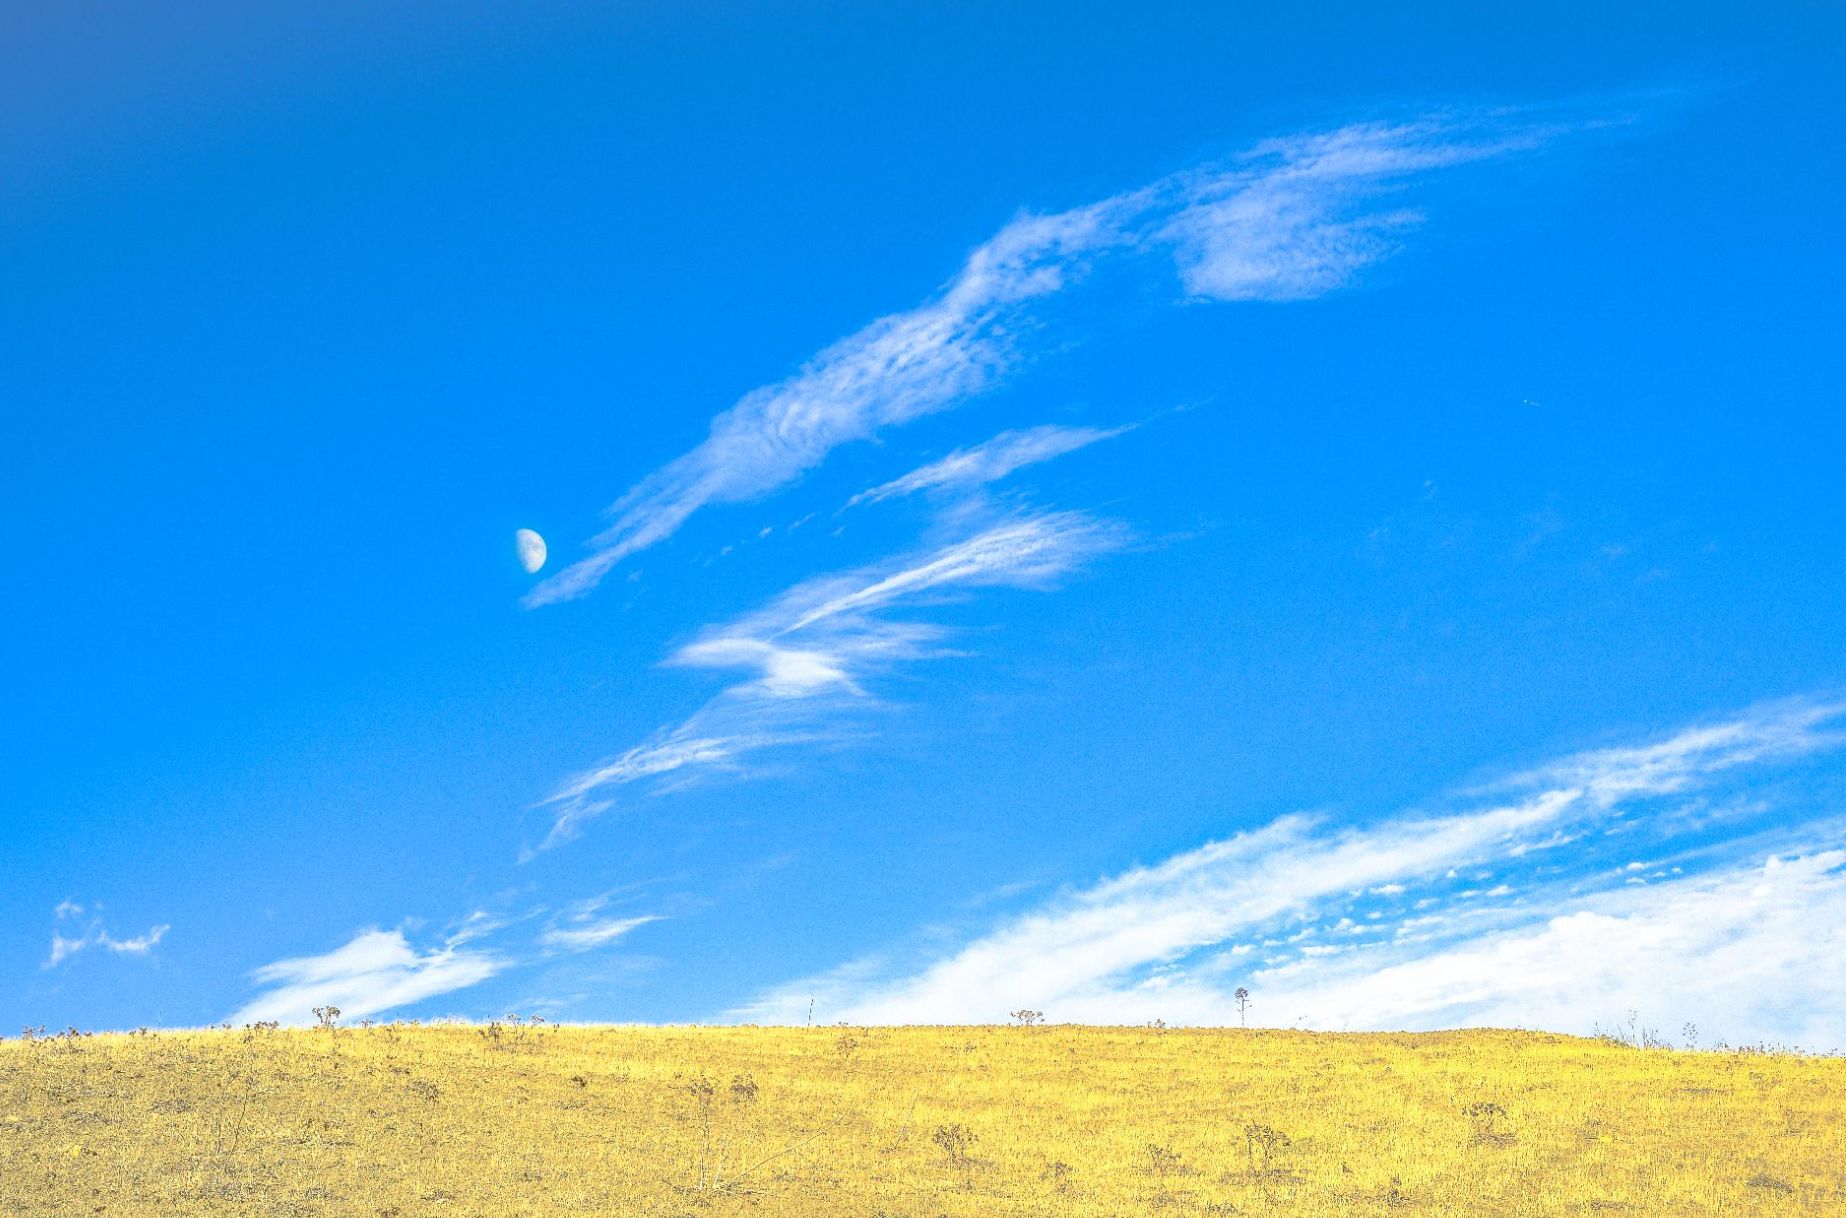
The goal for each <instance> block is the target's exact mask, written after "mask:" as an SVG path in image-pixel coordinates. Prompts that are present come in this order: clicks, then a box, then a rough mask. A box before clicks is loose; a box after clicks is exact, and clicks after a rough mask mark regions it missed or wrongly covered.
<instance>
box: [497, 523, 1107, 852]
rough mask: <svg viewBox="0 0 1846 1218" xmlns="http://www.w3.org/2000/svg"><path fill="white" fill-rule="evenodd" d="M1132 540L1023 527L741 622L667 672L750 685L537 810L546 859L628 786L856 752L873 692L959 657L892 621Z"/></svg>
mask: <svg viewBox="0 0 1846 1218" xmlns="http://www.w3.org/2000/svg"><path fill="white" fill-rule="evenodd" d="M1126 540H1127V533H1126V530H1125V529H1123V528H1122V527H1121V526H1120V525H1118V524H1116V523H1114V522H1111V521H1106V520H1098V519H1096V518H1094V517H1091V516H1089V515H1086V514H1085V513H1082V512H1037V513H1029V514H1024V515H1019V516H1014V517H1011V518H1008V519H1004V520H1000V521H998V522H991V523H988V524H987V525H986V526H985V527H980V528H977V529H975V530H974V531H973V532H971V533H969V534H968V535H966V536H963V537H960V538H959V539H957V540H954V541H951V542H947V543H944V544H941V545H938V546H936V547H934V548H931V549H927V550H924V551H923V552H921V553H916V554H910V555H906V556H903V557H901V558H899V559H896V560H893V561H889V562H885V563H879V564H875V565H873V566H869V567H862V568H859V569H857V570H854V571H849V572H846V573H843V574H839V575H830V576H822V577H818V578H815V579H811V580H808V581H806V582H804V583H801V584H799V585H797V586H796V587H794V588H791V589H790V590H788V591H787V592H785V593H783V594H782V595H781V596H778V597H776V598H775V599H774V600H773V601H771V602H770V603H769V604H768V605H766V606H764V607H763V608H761V609H759V610H757V611H756V612H754V613H752V614H749V615H748V616H746V617H744V618H741V619H739V620H737V621H734V622H730V623H727V624H724V625H719V626H712V627H708V628H707V629H706V630H704V631H703V632H701V633H700V634H699V635H698V637H696V638H695V639H693V641H692V642H690V643H688V644H686V645H685V646H683V647H681V648H680V649H679V650H678V651H677V652H675V653H674V654H673V656H672V657H671V658H670V659H669V660H668V663H669V664H672V665H675V666H680V667H686V668H705V669H716V670H727V671H730V670H741V671H742V672H744V673H745V674H746V676H745V679H743V680H741V681H738V682H737V683H735V684H733V685H731V686H729V687H728V688H726V689H725V690H724V691H723V692H722V693H720V694H719V695H718V696H717V697H715V698H713V699H712V700H711V701H709V702H707V703H706V704H705V705H704V706H703V707H701V708H700V709H699V710H698V711H696V712H695V713H694V714H693V715H691V716H690V717H689V718H687V719H686V720H684V721H682V722H681V723H679V724H677V725H675V726H672V727H669V728H663V729H662V730H661V731H660V732H658V733H656V734H655V736H654V737H653V738H652V739H651V740H648V741H646V742H645V743H642V744H640V745H637V746H635V747H634V748H631V749H629V750H628V751H626V752H624V753H622V754H620V755H618V756H616V757H614V758H612V759H611V760H609V761H607V762H605V763H603V764H601V765H599V766H595V767H593V768H591V769H589V770H587V771H585V772H583V773H581V774H578V775H575V776H574V777H572V778H570V779H569V780H567V781H566V782H565V783H563V784H562V785H561V786H560V787H559V788H558V789H557V790H556V791H554V792H553V793H552V794H551V795H550V796H549V797H547V798H546V799H545V800H544V801H542V803H541V805H540V806H541V807H549V808H551V809H552V811H553V817H554V820H553V823H552V828H551V831H550V833H549V835H548V836H547V837H546V839H545V841H544V842H543V843H542V844H541V845H540V847H539V849H540V850H544V849H547V848H550V847H552V846H556V845H558V844H560V843H562V842H564V841H568V840H570V839H571V838H572V837H574V836H576V835H577V833H578V832H579V831H580V830H581V827H582V825H583V824H584V823H585V822H586V821H588V820H590V819H593V818H594V817H596V816H599V815H601V814H602V813H603V812H605V811H607V810H608V808H609V807H610V806H611V800H610V798H609V793H610V792H612V791H615V790H617V789H620V788H622V787H626V786H628V785H630V784H633V783H636V782H640V781H642V780H657V779H676V780H680V781H684V780H687V779H690V778H692V777H695V776H698V775H702V774H708V773H713V772H732V773H735V772H739V771H740V770H741V769H742V768H743V765H744V762H745V760H746V758H748V757H750V756H752V755H754V754H760V753H762V752H764V751H765V750H769V749H773V748H784V747H788V746H791V745H796V744H807V745H814V746H827V745H837V744H840V743H843V742H845V741H846V740H847V739H849V738H851V736H852V735H853V732H852V728H851V724H852V721H853V720H854V718H855V717H856V716H857V715H859V714H861V713H862V712H864V711H866V710H868V709H870V708H872V707H874V706H876V705H877V700H876V699H875V698H873V697H872V696H871V695H869V694H868V693H867V690H866V682H867V681H868V680H869V679H870V678H872V677H874V676H876V675H878V674H881V673H884V672H887V671H889V670H890V669H891V668H892V667H893V666H895V665H897V664H899V663H904V662H911V661H916V660H922V659H929V658H934V657H939V656H943V655H946V654H950V652H949V651H948V649H947V648H946V647H945V645H944V639H945V637H946V631H945V630H944V629H943V628H942V627H940V626H938V625H935V624H932V623H928V622H919V621H912V620H902V619H896V618H893V617H891V616H888V615H889V613H890V612H892V611H894V610H897V609H899V608H902V607H905V606H910V605H915V604H918V603H923V602H927V601H930V600H933V599H936V598H940V597H945V596H948V595H951V594H953V593H955V592H958V591H961V590H966V589H972V588H982V587H1012V588H1035V587H1044V586H1046V585H1048V584H1049V583H1051V582H1052V581H1054V580H1055V579H1056V578H1057V577H1059V576H1061V575H1064V574H1066V573H1068V572H1071V571H1074V570H1076V569H1077V568H1079V567H1080V566H1082V565H1083V564H1084V563H1085V562H1087V561H1088V560H1090V559H1092V558H1094V557H1096V556H1098V555H1100V554H1103V553H1106V552H1108V551H1110V550H1114V549H1117V548H1119V547H1120V546H1121V545H1123V544H1124V543H1125V542H1126ZM528 857H530V855H528Z"/></svg>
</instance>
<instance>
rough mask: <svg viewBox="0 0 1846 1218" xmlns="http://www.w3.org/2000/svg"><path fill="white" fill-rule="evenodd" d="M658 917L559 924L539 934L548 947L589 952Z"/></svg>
mask: <svg viewBox="0 0 1846 1218" xmlns="http://www.w3.org/2000/svg"><path fill="white" fill-rule="evenodd" d="M658 920H659V919H658V918H655V917H651V916H647V915H643V916H640V917H634V918H604V919H602V920H601V921H590V922H583V923H581V924H577V925H572V926H557V927H553V928H552V929H550V930H548V931H546V932H545V933H544V934H542V935H540V936H539V940H538V941H539V942H540V943H541V944H543V945H544V946H546V947H555V948H558V949H560V950H562V951H567V952H587V951H591V950H593V949H595V948H598V947H607V946H608V945H609V944H611V943H614V942H615V941H616V940H618V939H620V938H622V937H624V936H625V935H627V934H628V932H629V931H631V930H633V929H635V928H636V927H637V926H646V925H647V924H648V923H649V922H655V921H658Z"/></svg>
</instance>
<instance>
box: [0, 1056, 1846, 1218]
mask: <svg viewBox="0 0 1846 1218" xmlns="http://www.w3.org/2000/svg"><path fill="white" fill-rule="evenodd" d="M1155 1213H1159V1214H1170V1215H1229V1214H1240V1215H1282V1214H1302V1215H1324V1214H1354V1215H1369V1214H1376V1215H1386V1214H1389V1215H1394V1216H1396V1215H1409V1214H1453V1215H1468V1216H1470V1218H1477V1216H1481V1215H1496V1214H1508V1215H1513V1214H1521V1215H1523V1214H1531V1215H1537V1214H1547V1215H1549V1214H1611V1215H1646V1214H1661V1215H1669V1214H1670V1215H1675V1216H1676V1218H1677V1216H1680V1215H1700V1214H1725V1215H1750V1214H1765V1215H1767V1214H1815V1215H1819V1214H1846V1061H1843V1060H1840V1059H1837V1058H1800V1057H1792V1056H1769V1055H1761V1054H1744V1055H1737V1054H1716V1053H1675V1052H1669V1051H1664V1050H1647V1051H1643V1050H1639V1049H1629V1048H1624V1047H1621V1046H1619V1045H1611V1044H1606V1043H1602V1042H1598V1041H1586V1040H1578V1039H1572V1038H1569V1037H1561V1036H1548V1035H1535V1034H1524V1033H1506V1032H1467V1033H1444V1034H1436V1035H1424V1036H1394V1035H1326V1034H1310V1033H1293V1032H1272V1031H1249V1032H1240V1031H1236V1030H1229V1031H1158V1032H1157V1031H1152V1030H1144V1029H1094V1028H1072V1027H1044V1028H1033V1029H1025V1028H909V1029H859V1028H854V1029H842V1028H825V1029H822V1028H814V1029H745V1028H666V1029H630V1028H544V1029H533V1028H514V1027H508V1028H505V1029H502V1030H501V1033H500V1035H499V1036H498V1037H497V1038H495V1037H492V1036H489V1035H487V1034H485V1033H484V1032H483V1030H481V1029H478V1028H472V1027H460V1026H436V1027H412V1026H387V1027H376V1028H371V1029H367V1030H353V1031H341V1032H338V1033H332V1034H330V1033H327V1032H324V1031H315V1032H309V1031H300V1032H260V1031H259V1032H231V1031H222V1032H197V1033H161V1034H157V1035H151V1036H96V1037H86V1038H80V1039H74V1038H65V1039H56V1040H51V1041H44V1040H41V1041H38V1042H35V1043H27V1042H22V1041H18V1040H11V1041H5V1042H0V1215H3V1216H5V1218H27V1216H30V1218H39V1216H41V1215H58V1216H59V1218H63V1216H65V1215H90V1214H105V1215H130V1214H146V1215H162V1216H163V1218H164V1216H168V1215H194V1214H225V1215H231V1214H236V1215H269V1214H274V1215H323V1214H324V1215H339V1216H341V1218H345V1216H348V1215H352V1216H362V1218H412V1216H420V1215H450V1216H460V1215H483V1216H492V1218H501V1216H512V1215H538V1214H545V1215H551V1214H559V1215H562V1214H584V1215H589V1214H594V1215H606V1216H620V1218H628V1216H631V1215H681V1214H701V1215H702V1214H710V1215H726V1214H739V1215H743V1214H754V1215H764V1216H774V1215H787V1216H789V1218H827V1216H830V1215H842V1216H844V1215H851V1216H853V1218H872V1216H874V1215H885V1216H886V1218H898V1216H900V1215H903V1216H907V1218H937V1216H939V1215H952V1216H964V1215H965V1216H968V1218H973V1216H976V1215H979V1216H982V1218H988V1216H999V1215H1034V1216H1037V1215H1052V1216H1069V1218H1079V1216H1082V1218H1089V1216H1096V1218H1102V1216H1104V1215H1127V1214H1155Z"/></svg>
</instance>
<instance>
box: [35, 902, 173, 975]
mask: <svg viewBox="0 0 1846 1218" xmlns="http://www.w3.org/2000/svg"><path fill="white" fill-rule="evenodd" d="M87 912H88V914H89V916H88V917H87V918H86V917H85V913H86V910H85V909H84V907H83V906H82V905H79V904H77V903H76V902H74V901H60V902H58V906H57V908H56V909H54V910H53V911H52V920H53V922H54V924H55V925H54V926H53V929H52V932H51V953H50V955H49V956H47V957H46V959H45V964H44V967H45V968H56V967H57V966H58V965H60V964H62V963H64V962H65V961H66V960H68V959H70V958H71V957H72V956H74V955H76V954H77V953H78V952H81V951H85V950H87V949H90V948H98V949H100V950H102V951H106V952H109V953H111V954H113V955H117V956H147V955H150V954H152V952H153V950H154V948H155V947H157V946H159V944H160V941H161V940H162V939H163V938H165V937H166V934H167V932H168V931H169V930H171V929H173V928H172V927H170V926H165V925H161V926H153V927H150V928H149V929H148V931H147V933H146V934H141V935H135V936H133V937H131V938H127V939H118V938H116V937H115V936H114V935H111V934H110V933H109V932H108V930H107V929H105V928H104V926H103V920H102V907H101V906H100V905H98V906H92V907H91V908H90V909H89V910H88V911H87Z"/></svg>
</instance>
